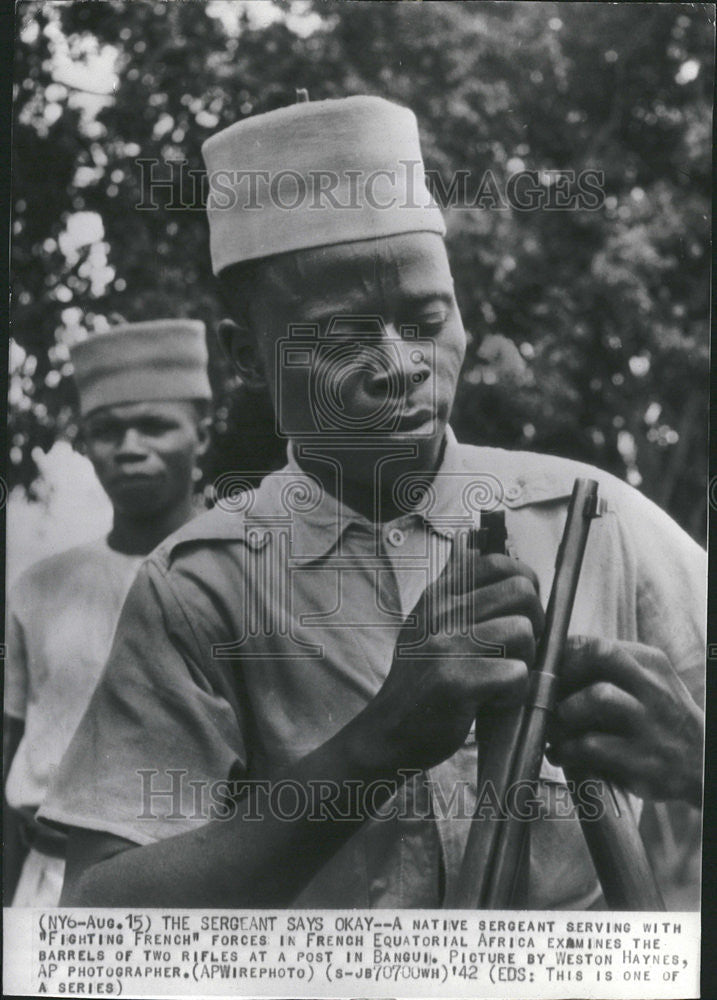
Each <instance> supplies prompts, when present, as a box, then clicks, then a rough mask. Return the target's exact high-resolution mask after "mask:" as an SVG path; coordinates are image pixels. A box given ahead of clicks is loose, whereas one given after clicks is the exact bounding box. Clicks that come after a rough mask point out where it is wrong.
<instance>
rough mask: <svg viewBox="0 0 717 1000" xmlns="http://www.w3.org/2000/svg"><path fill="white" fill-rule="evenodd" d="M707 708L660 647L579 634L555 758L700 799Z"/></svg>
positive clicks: (558, 716)
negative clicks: (692, 693)
mask: <svg viewBox="0 0 717 1000" xmlns="http://www.w3.org/2000/svg"><path fill="white" fill-rule="evenodd" d="M703 735H704V715H703V713H702V711H701V710H700V708H699V707H698V706H697V705H696V704H695V702H694V700H693V698H692V696H691V695H690V693H689V691H688V690H687V688H686V687H685V685H684V683H683V682H682V680H681V678H680V677H679V676H678V675H677V673H676V672H675V670H674V668H673V667H672V664H671V663H670V661H669V660H668V658H667V657H666V656H665V654H664V653H663V652H662V651H661V650H659V649H654V648H653V647H651V646H645V645H642V644H640V643H635V642H608V641H606V640H603V639H594V638H588V637H585V636H573V637H571V638H570V639H569V640H568V643H567V646H566V652H565V657H564V660H563V669H562V683H561V691H560V701H559V703H558V705H557V708H556V711H555V714H554V717H553V721H552V723H551V731H550V740H551V749H550V750H549V752H548V759H549V760H551V761H552V762H553V763H554V764H558V765H559V766H565V767H571V768H576V769H577V770H579V771H581V772H583V773H585V772H589V773H590V774H591V775H595V776H600V777H604V778H607V779H611V780H615V781H617V782H619V783H620V784H622V785H624V786H625V787H626V788H628V789H629V790H630V791H633V792H635V793H636V794H637V795H640V796H642V797H646V798H652V799H658V800H667V799H684V800H686V801H688V802H692V803H694V804H699V802H700V799H701V785H702V741H703Z"/></svg>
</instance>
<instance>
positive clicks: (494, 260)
mask: <svg viewBox="0 0 717 1000" xmlns="http://www.w3.org/2000/svg"><path fill="white" fill-rule="evenodd" d="M274 6H275V8H276V11H277V13H278V15H280V16H278V18H277V19H276V20H274V21H272V22H271V23H265V24H263V25H256V24H253V23H252V11H251V5H250V6H249V8H246V9H245V10H244V13H243V14H242V15H241V17H239V18H238V19H237V25H236V30H234V29H232V26H231V23H230V18H229V17H228V16H227V17H225V18H220V17H217V16H214V15H215V14H216V13H217V5H211V6H207V5H204V4H197V3H173V4H164V3H151V2H145V0H139V2H132V3H127V2H98V3H92V4H84V3H77V4H69V5H61V6H57V7H55V6H50V5H47V4H38V3H22V4H20V5H19V6H18V15H17V16H18V31H19V41H18V55H17V88H16V101H15V148H14V179H15V182H14V191H13V198H14V245H13V272H14V273H13V285H14V300H13V301H14V308H13V336H14V338H15V341H16V344H17V347H16V349H15V354H14V360H15V368H14V370H13V376H12V386H11V425H10V429H11V435H12V438H11V443H12V446H13V447H12V452H11V459H12V464H11V470H12V472H13V474H14V476H15V480H16V481H17V482H20V483H23V484H24V485H25V486H26V487H28V488H31V486H32V482H33V479H34V476H35V466H34V462H33V459H32V451H33V448H35V447H38V446H39V447H41V448H44V449H46V448H47V447H48V446H49V445H50V444H51V443H52V441H53V440H54V439H55V438H56V437H57V436H58V435H63V436H69V437H70V438H71V437H72V435H73V433H74V425H73V421H72V417H71V410H70V404H71V400H72V390H71V383H70V381H69V380H68V378H67V377H66V376H67V374H68V366H67V357H68V355H67V347H66V342H67V340H68V338H69V337H70V336H71V335H72V332H73V327H77V326H79V327H85V328H91V327H92V326H93V325H96V324H99V323H101V322H103V321H104V320H105V319H106V317H108V316H110V315H111V314H113V313H118V314H121V315H123V316H125V317H126V318H127V319H137V318H140V317H156V316H161V315H182V316H192V317H198V318H201V319H203V320H204V321H205V322H206V323H207V324H208V326H209V327H210V328H213V327H214V326H215V325H216V322H217V320H218V318H219V316H220V306H219V302H218V298H217V295H216V288H215V285H214V280H213V278H212V276H211V273H210V267H209V254H208V241H207V229H206V222H205V219H204V215H203V211H202V192H201V189H200V185H199V183H198V174H197V173H193V171H201V169H202V161H201V153H200V146H201V143H202V142H203V140H204V139H205V138H206V137H207V136H208V135H210V134H212V133H213V132H215V131H217V130H218V129H219V128H221V127H223V126H225V125H228V124H230V123H232V122H234V121H236V120H237V119H239V118H241V117H243V116H246V115H250V114H256V113H259V112H261V111H265V110H269V109H271V108H273V107H277V106H280V105H282V104H286V103H291V102H292V101H293V100H294V93H295V88H296V87H299V86H301V87H306V88H307V89H308V90H309V93H310V95H311V97H312V98H313V99H320V98H324V97H336V96H342V95H345V94H352V93H373V94H380V95H382V96H385V97H388V98H390V99H393V100H397V101H399V102H400V103H404V104H406V105H409V106H410V107H412V108H413V110H414V111H415V112H416V114H417V116H418V119H419V123H420V128H421V133H422V141H423V146H424V152H425V158H426V165H427V168H428V169H429V174H430V176H431V177H432V178H433V182H434V189H435V192H436V196H437V197H439V196H441V195H443V196H446V195H448V196H449V197H448V200H449V201H450V200H453V201H455V200H456V198H455V197H453V198H452V199H451V197H450V192H451V183H452V180H454V179H455V178H456V177H458V176H459V175H458V173H457V172H458V171H461V170H465V171H467V172H468V174H467V176H466V178H465V183H464V190H463V191H462V192H461V194H462V199H463V206H462V207H461V206H460V205H456V204H452V205H449V206H448V207H447V209H446V217H447V223H448V237H447V239H448V246H449V251H450V254H451V258H452V264H453V270H454V275H455V278H456V285H457V291H458V296H459V301H460V304H461V307H462V311H463V315H464V320H465V322H466V326H467V329H468V331H469V334H470V345H469V352H468V358H467V363H466V366H465V370H464V374H463V377H462V381H461V385H460V389H459V394H458V399H457V403H456V409H455V414H454V425H455V427H456V430H457V432H458V434H459V436H460V437H462V438H463V439H465V440H470V441H475V442H480V443H494V444H498V445H501V446H504V447H512V448H516V447H517V448H529V449H538V450H546V451H552V452H555V453H557V454H564V455H568V456H570V457H575V458H579V459H582V460H585V461H588V462H593V463H595V464H597V465H599V466H602V467H603V468H607V469H609V470H610V471H612V472H614V473H616V474H617V475H619V476H621V477H623V478H625V477H626V478H628V479H629V480H630V481H631V482H633V483H634V484H636V485H639V486H640V487H641V489H643V490H644V491H645V492H646V493H647V494H648V495H649V496H651V497H652V498H654V499H655V500H657V501H658V502H659V503H661V504H662V505H663V506H664V507H666V509H668V510H669V512H670V513H671V514H672V515H673V516H674V517H676V518H677V520H678V521H679V522H680V523H682V524H683V525H684V526H685V527H686V528H687V529H688V530H689V531H690V532H691V533H692V534H693V535H694V536H695V537H697V538H699V539H702V538H703V537H704V522H705V480H706V413H707V373H708V354H707V344H708V326H707V315H708V294H709V254H708V237H709V224H708V218H709V205H710V161H711V141H710V140H711V101H712V62H713V56H712V46H713V24H714V9H713V7H712V6H711V5H692V6H686V5H680V4H655V5H643V4H639V5H631V4H619V5H614V4H613V5H608V4H561V3H556V4H549V3H541V4H525V3H502V4H495V3H482V2H481V3H471V4H462V3H443V4H422V5H416V4H410V3H393V4H361V3H352V4H342V5H338V4H331V5H328V4H326V3H323V2H314V3H312V4H311V5H308V6H307V5H306V4H303V5H302V4H296V3H283V4H275V5H274ZM228 10H229V8H227V9H226V10H225V11H223V12H222V13H225V14H226V13H227V11H228ZM63 46H66V47H67V50H68V53H69V55H70V57H71V58H74V59H76V60H78V61H81V60H83V59H85V60H86V59H89V58H91V57H92V54H93V53H96V52H98V51H100V52H101V51H103V47H105V48H104V51H111V50H109V49H107V48H106V47H108V46H112V47H113V49H114V50H116V54H115V59H116V68H117V74H118V77H117V87H116V89H115V90H114V92H113V93H112V94H110V95H109V96H108V97H107V98H106V99H105V100H104V101H103V105H104V106H103V107H102V108H101V110H100V111H99V112H98V113H97V115H96V116H95V117H93V116H92V115H88V114H87V113H86V110H83V107H82V95H78V94H76V93H75V92H74V91H73V90H72V89H71V88H70V87H68V86H67V85H63V84H60V83H58V80H57V77H58V75H61V74H59V73H58V69H57V52H58V51H59V49H60V48H61V47H63ZM53 53H54V58H53ZM85 103H86V98H85ZM140 161H144V165H142V163H141V162H140ZM148 161H154V163H153V164H152V163H150V162H148ZM179 161H183V163H184V166H183V167H182V169H180V167H179V165H178V164H179ZM585 170H592V171H598V172H599V175H600V182H599V185H598V186H599V192H600V198H599V204H598V205H597V206H596V207H593V208H592V209H590V208H589V207H583V208H580V209H576V210H571V211H566V210H546V209H541V210H539V209H537V208H535V210H525V211H520V210H517V209H515V208H510V207H509V208H506V209H501V208H496V207H494V206H493V207H491V204H490V198H488V202H487V204H486V202H485V200H484V201H483V202H482V204H483V205H484V207H483V209H482V210H481V209H479V208H475V207H473V208H471V207H466V204H470V203H472V202H473V201H475V199H476V198H477V196H478V195H480V194H483V195H485V194H486V192H487V193H488V194H490V192H491V191H494V190H497V191H498V192H502V193H505V192H506V190H507V188H508V186H509V183H510V179H511V178H515V177H516V176H517V175H519V174H521V173H522V174H524V175H526V176H528V177H534V179H535V186H536V190H537V191H538V192H540V193H541V197H543V198H546V199H550V198H554V196H555V192H556V191H557V190H558V187H559V186H563V185H564V184H565V183H566V181H565V177H566V175H565V172H566V171H574V172H575V174H576V176H575V179H574V180H570V178H568V179H567V187H566V188H565V189H566V190H567V191H568V193H570V192H572V194H573V195H575V193H576V191H577V190H578V188H579V185H580V183H581V181H580V180H579V178H578V174H579V172H580V171H585ZM150 171H154V174H153V176H154V177H155V178H163V179H171V185H172V187H171V191H168V190H165V191H163V192H160V194H161V195H162V197H161V200H160V199H158V200H157V205H158V207H157V209H156V210H151V209H143V210H138V209H137V207H136V206H137V205H142V204H147V199H148V190H147V186H146V185H147V179H148V177H149V176H150ZM81 212H89V213H96V216H98V217H99V219H101V224H102V228H101V232H100V233H99V235H96V236H95V238H94V239H93V240H92V241H90V242H89V243H88V245H86V246H84V247H80V248H77V249H72V248H71V243H72V241H71V240H69V239H68V238H67V236H66V235H63V234H66V233H67V227H68V225H69V226H71V224H72V221H73V218H75V217H76V213H81ZM91 218H95V216H94V215H93V216H91ZM68 246H70V249H69V250H68ZM63 247H64V249H63ZM98 275H99V277H98ZM486 338H493V339H492V340H490V339H488V340H486ZM496 338H498V339H497V340H496ZM500 338H506V339H507V341H510V342H512V343H513V344H514V345H515V347H517V350H518V351H519V352H520V355H519V357H520V358H522V362H523V363H520V360H519V359H517V356H516V351H515V348H513V349H512V350H511V349H509V348H507V347H506V349H502V348H500V349H499V347H496V345H500V343H501V341H500ZM482 345H483V346H482ZM488 346H490V350H488ZM481 351H482V352H483V353H482V354H481ZM486 351H487V352H488V355H490V356H489V357H488V359H487V360H486ZM212 379H213V383H214V385H215V387H216V389H217V392H218V395H219V403H218V408H217V414H218V416H217V430H218V444H217V448H216V449H215V453H214V460H213V463H212V464H211V467H210V468H209V469H208V476H209V478H210V479H211V478H213V477H214V476H216V475H217V474H218V473H219V472H221V471H224V470H226V469H228V468H245V467H247V466H253V465H254V464H255V462H256V457H257V455H256V449H255V450H254V454H252V453H251V450H250V447H251V435H250V434H249V433H244V432H243V430H242V425H241V421H242V420H243V421H244V427H246V425H247V418H246V413H247V409H246V407H243V406H239V405H238V404H237V403H234V404H231V403H230V399H231V397H232V393H233V392H234V391H235V389H236V381H235V380H234V379H233V377H232V376H231V374H230V373H229V372H228V370H227V368H226V366H225V364H224V362H223V361H222V360H221V358H220V356H219V352H218V351H216V350H213V351H212ZM251 405H252V408H253V411H252V412H253V415H254V412H255V413H259V414H263V415H264V423H263V425H262V426H263V428H264V430H263V435H264V436H263V438H262V440H263V445H262V447H263V448H266V449H268V450H269V452H270V457H271V461H278V460H279V457H280V455H281V452H282V451H283V445H282V444H281V442H277V441H276V440H275V439H274V438H273V436H272V430H271V418H270V415H269V411H268V408H267V406H266V401H263V402H262V403H261V404H259V403H256V402H253V403H252V404H251ZM253 427H254V430H256V427H257V421H256V420H253Z"/></svg>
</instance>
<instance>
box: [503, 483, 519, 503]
mask: <svg viewBox="0 0 717 1000" xmlns="http://www.w3.org/2000/svg"><path fill="white" fill-rule="evenodd" d="M522 492H523V490H522V488H521V487H520V486H509V487H508V488H507V490H506V491H505V496H506V499H508V500H517V499H518V497H519V496H520V494H521V493H522Z"/></svg>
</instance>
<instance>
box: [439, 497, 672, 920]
mask: <svg viewBox="0 0 717 1000" xmlns="http://www.w3.org/2000/svg"><path fill="white" fill-rule="evenodd" d="M599 516H600V504H599V501H598V484H597V483H596V482H595V481H594V480H590V479H576V480H575V484H574V486H573V493H572V497H571V500H570V505H569V507H568V515H567V520H566V523H565V529H564V531H563V537H562V540H561V542H560V547H559V549H558V554H557V558H556V563H555V577H554V580H553V586H552V590H551V592H550V599H549V601H548V609H547V612H546V619H545V630H544V632H543V635H542V637H541V639H540V642H539V645H538V651H537V655H536V661H535V665H534V667H533V669H532V671H531V675H530V688H529V694H528V698H527V701H526V703H525V704H524V705H523V706H521V707H520V708H518V709H513V710H511V711H509V712H504V713H501V714H495V713H494V714H493V715H492V717H489V718H486V717H485V716H484V715H481V716H480V718H479V719H478V721H477V723H476V731H477V733H478V735H479V754H478V770H479V774H478V788H479V790H480V789H481V787H483V788H485V787H486V786H487V784H488V782H490V783H492V788H493V791H494V794H493V798H492V802H493V804H495V803H498V804H499V805H500V807H501V808H500V815H501V817H505V818H500V819H498V820H495V819H490V820H483V819H482V818H481V816H480V815H479V814H478V813H477V814H476V816H475V817H474V818H473V821H472V823H471V829H470V833H469V836H468V843H467V847H466V853H465V856H464V859H463V865H462V868H461V871H460V876H459V879H458V887H457V889H456V891H455V893H454V898H449V899H447V900H446V903H445V905H446V907H455V908H470V909H475V908H478V909H495V910H498V909H509V908H511V907H515V906H516V905H518V904H519V902H520V892H521V889H522V888H523V887H524V886H525V884H526V883H527V870H528V868H527V865H528V855H529V838H528V833H529V825H530V821H529V820H526V819H521V818H520V816H524V817H525V816H526V815H529V810H528V812H527V813H526V811H525V809H526V806H528V805H529V802H530V801H531V799H530V798H529V797H530V796H531V794H532V789H534V788H535V786H536V784H537V781H538V778H539V775H540V767H541V763H542V760H543V755H544V752H545V744H546V730H547V725H548V719H549V717H550V714H551V712H552V711H553V709H554V706H555V702H556V697H557V688H558V683H559V671H560V666H561V660H562V656H563V649H564V646H565V640H566V638H567V634H568V626H569V624H570V616H571V613H572V608H573V603H574V601H575V592H576V590H577V586H578V578H579V576H580V568H581V565H582V560H583V555H584V553H585V545H586V543H587V538H588V532H589V530H590V523H591V521H592V519H593V518H594V517H599ZM481 526H482V522H481ZM481 550H482V551H483V552H484V553H486V552H487V551H490V550H491V548H490V546H489V547H488V549H486V548H484V547H483V546H481ZM492 551H495V548H493V549H492ZM565 773H566V778H567V780H568V786H569V788H570V790H571V795H572V798H573V803H574V806H575V810H576V812H577V815H578V818H579V819H580V823H581V827H582V831H583V836H584V837H585V841H586V843H587V846H588V849H589V851H590V854H591V857H592V860H593V864H594V866H595V870H596V872H597V876H598V879H599V880H600V884H601V886H602V890H603V894H604V896H605V899H606V901H607V904H608V907H609V908H610V909H615V910H619V909H629V910H664V909H665V905H664V903H663V901H662V897H661V895H660V891H659V889H658V887H657V883H656V881H655V877H654V875H653V872H652V869H651V868H650V863H649V861H648V858H647V854H646V852H645V848H644V845H643V843H642V840H641V838H640V834H639V831H638V828H637V823H636V821H635V817H634V815H633V812H632V809H631V806H630V802H629V799H628V796H627V794H626V793H625V792H624V791H623V790H622V789H620V788H616V787H615V786H614V785H612V784H611V783H609V782H607V781H604V780H598V779H595V780H594V781H593V782H592V786H593V787H592V788H591V791H594V792H597V796H596V798H597V802H596V798H595V797H594V798H592V805H593V807H596V808H593V809H591V810H590V814H588V813H587V811H586V810H585V806H584V803H583V802H582V801H581V798H580V796H579V795H578V794H576V789H577V788H578V787H579V783H580V782H581V781H585V780H586V778H587V777H588V776H587V775H583V774H578V773H576V772H574V771H573V770H572V769H570V768H567V769H566V770H565ZM481 800H482V795H481V794H479V796H478V801H479V810H480V803H481ZM593 812H597V814H598V815H597V817H594V816H592V813H593Z"/></svg>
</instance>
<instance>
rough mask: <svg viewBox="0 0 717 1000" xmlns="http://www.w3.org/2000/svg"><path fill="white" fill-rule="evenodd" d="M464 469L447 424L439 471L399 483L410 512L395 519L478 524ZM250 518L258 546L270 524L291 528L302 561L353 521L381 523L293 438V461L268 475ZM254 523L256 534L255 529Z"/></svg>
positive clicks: (447, 526)
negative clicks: (469, 505) (325, 475)
mask: <svg viewBox="0 0 717 1000" xmlns="http://www.w3.org/2000/svg"><path fill="white" fill-rule="evenodd" d="M461 474H462V477H463V478H465V470H464V469H463V462H462V461H461V453H460V445H459V444H458V442H457V441H456V438H455V435H454V433H453V431H452V430H451V428H450V427H447V428H446V435H445V443H444V450H443V456H442V459H441V463H440V466H439V469H438V471H437V473H436V474H435V475H434V476H432V477H431V476H429V475H427V474H425V473H424V474H413V473H409V474H407V475H406V476H404V477H402V480H401V481H399V483H398V484H397V489H398V491H399V495H400V497H401V498H405V513H404V514H402V515H400V516H399V517H397V518H395V519H394V520H403V519H406V518H410V517H418V518H421V519H422V520H424V521H425V522H427V523H428V524H429V525H430V526H431V528H433V530H435V531H436V532H438V533H439V534H442V535H445V536H450V535H451V534H452V532H454V531H455V528H456V524H457V521H458V522H459V523H465V524H466V525H467V526H468V527H472V526H476V527H477V526H478V524H479V520H480V515H479V513H478V512H477V510H476V511H469V512H468V513H466V512H465V510H464V507H465V504H464V503H462V492H461V490H458V491H456V489H455V483H456V479H455V477H456V476H459V475H461ZM478 480H480V477H478ZM463 492H465V491H463ZM414 495H417V496H418V500H417V502H416V503H412V502H411V501H412V497H413V496H414ZM246 522H247V528H248V529H249V530H248V532H247V538H248V539H249V540H253V541H254V543H255V545H254V547H257V544H258V543H263V542H264V541H265V538H264V535H265V529H267V528H269V529H277V530H281V529H282V527H283V528H284V529H285V530H287V532H288V533H289V534H290V537H291V544H290V552H291V560H292V562H294V563H298V564H305V563H308V562H313V561H315V560H317V559H320V558H321V557H322V556H325V555H326V554H327V553H328V552H329V551H330V550H331V549H333V548H334V547H336V546H337V545H338V544H339V542H340V540H341V538H342V537H343V535H344V534H345V532H346V531H347V529H348V528H349V527H350V526H354V527H355V528H357V529H358V530H360V531H363V532H365V533H366V534H370V535H372V536H373V535H374V533H375V526H374V525H373V524H372V523H371V522H370V521H369V520H368V519H367V518H366V517H364V516H363V514H360V513H358V512H357V511H355V510H352V508H351V507H349V506H347V505H346V504H344V503H342V502H341V501H340V500H338V499H337V498H336V497H335V496H333V495H332V494H331V493H329V492H328V491H326V490H324V489H323V487H322V486H321V484H320V483H319V481H318V479H317V478H316V477H315V476H313V475H311V474H309V473H307V472H305V471H304V470H303V469H302V468H301V466H300V465H299V464H298V462H297V460H296V455H295V453H294V449H293V448H292V446H291V444H290V445H289V448H288V462H287V465H286V466H285V467H284V468H283V469H281V470H279V471H278V472H274V473H272V474H271V475H269V476H267V477H266V479H264V481H263V482H262V484H261V486H260V487H259V489H258V490H257V491H256V493H255V499H254V503H253V504H252V506H251V509H250V510H248V511H247V513H246ZM250 525H253V526H254V529H255V530H254V532H253V534H250V533H249V532H250V531H251V528H250Z"/></svg>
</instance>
